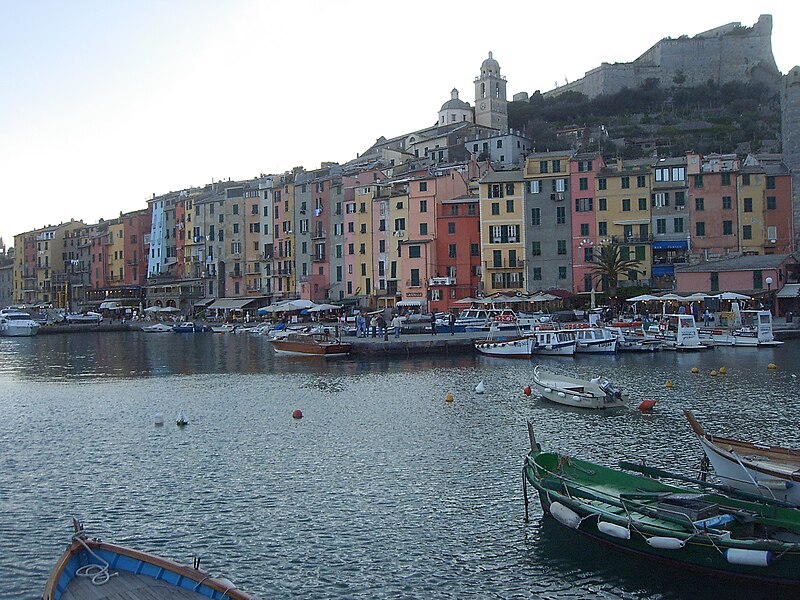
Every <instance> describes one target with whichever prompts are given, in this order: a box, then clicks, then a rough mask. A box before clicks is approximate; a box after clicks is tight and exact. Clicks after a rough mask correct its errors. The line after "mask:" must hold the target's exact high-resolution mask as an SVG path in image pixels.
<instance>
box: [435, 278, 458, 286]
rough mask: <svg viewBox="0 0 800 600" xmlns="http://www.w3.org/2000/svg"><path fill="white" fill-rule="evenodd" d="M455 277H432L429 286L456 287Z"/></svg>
mask: <svg viewBox="0 0 800 600" xmlns="http://www.w3.org/2000/svg"><path fill="white" fill-rule="evenodd" d="M455 284H456V278H455V277H431V278H430V279H428V285H431V286H433V285H455Z"/></svg>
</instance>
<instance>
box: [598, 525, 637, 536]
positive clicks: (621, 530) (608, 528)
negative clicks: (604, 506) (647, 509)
mask: <svg viewBox="0 0 800 600" xmlns="http://www.w3.org/2000/svg"><path fill="white" fill-rule="evenodd" d="M597 529H599V530H600V532H601V533H605V534H606V535H610V536H611V537H615V538H619V539H621V540H629V539H631V530H630V529H628V528H627V527H623V526H622V525H617V524H616V523H609V522H607V521H598V522H597Z"/></svg>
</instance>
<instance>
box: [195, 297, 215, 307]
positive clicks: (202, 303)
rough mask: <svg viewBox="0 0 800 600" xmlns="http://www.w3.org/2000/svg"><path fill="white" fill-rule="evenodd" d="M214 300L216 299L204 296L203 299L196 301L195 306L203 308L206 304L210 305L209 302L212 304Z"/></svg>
mask: <svg viewBox="0 0 800 600" xmlns="http://www.w3.org/2000/svg"><path fill="white" fill-rule="evenodd" d="M213 301H214V298H204V299H203V300H198V301H197V302H195V303H194V307H195V308H198V307H199V308H202V307H204V306H208V305H209V304H211V303H212V302H213Z"/></svg>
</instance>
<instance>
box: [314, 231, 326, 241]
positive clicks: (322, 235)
mask: <svg viewBox="0 0 800 600" xmlns="http://www.w3.org/2000/svg"><path fill="white" fill-rule="evenodd" d="M311 239H312V240H324V239H325V231H323V230H319V231H315V232H314V233H312V234H311Z"/></svg>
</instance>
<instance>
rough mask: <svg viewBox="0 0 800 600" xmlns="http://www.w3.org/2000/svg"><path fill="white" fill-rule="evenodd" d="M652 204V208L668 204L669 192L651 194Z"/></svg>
mask: <svg viewBox="0 0 800 600" xmlns="http://www.w3.org/2000/svg"><path fill="white" fill-rule="evenodd" d="M652 206H653V207H654V208H664V207H665V206H669V193H667V192H657V193H655V194H653V198H652Z"/></svg>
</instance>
